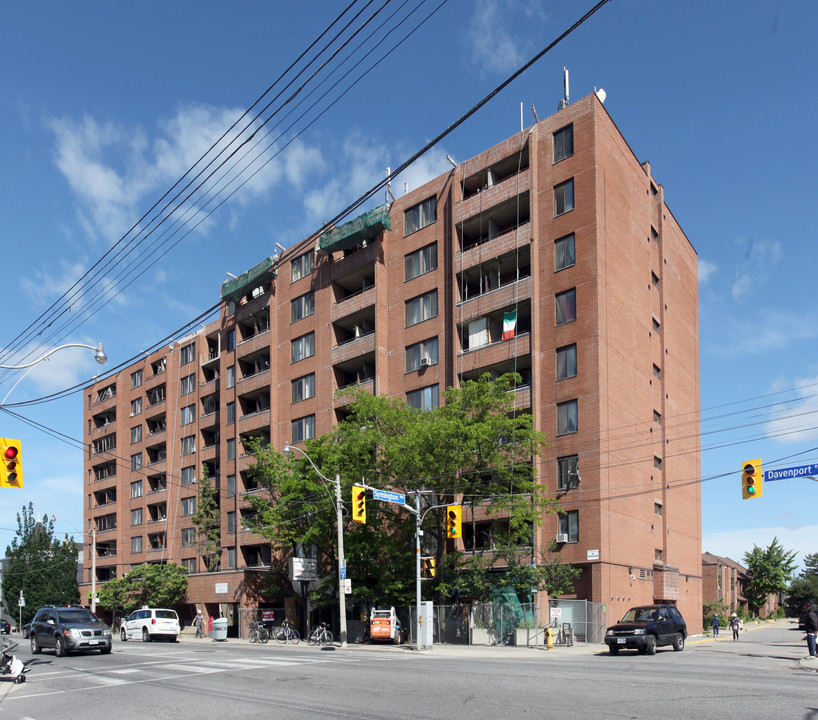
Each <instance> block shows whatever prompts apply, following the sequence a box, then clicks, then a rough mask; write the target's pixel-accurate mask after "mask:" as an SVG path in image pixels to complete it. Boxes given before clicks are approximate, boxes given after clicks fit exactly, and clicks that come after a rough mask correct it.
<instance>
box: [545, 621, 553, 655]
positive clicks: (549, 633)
mask: <svg viewBox="0 0 818 720" xmlns="http://www.w3.org/2000/svg"><path fill="white" fill-rule="evenodd" d="M545 647H546V649H547V650H553V649H554V628H551V627H549V628H546V629H545Z"/></svg>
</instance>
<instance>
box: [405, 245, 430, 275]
mask: <svg viewBox="0 0 818 720" xmlns="http://www.w3.org/2000/svg"><path fill="white" fill-rule="evenodd" d="M403 263H404V271H405V273H404V279H405V280H412V279H413V278H416V277H418V276H420V275H423V274H425V273H427V272H431V271H432V270H437V243H432V244H431V245H427V246H426V247H422V248H420V250H415V252H413V253H409V254H408V255H407V256H406V257H405V258H404V260H403Z"/></svg>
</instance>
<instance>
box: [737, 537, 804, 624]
mask: <svg viewBox="0 0 818 720" xmlns="http://www.w3.org/2000/svg"><path fill="white" fill-rule="evenodd" d="M797 554H798V553H797V552H796V551H795V550H792V551H786V550H784V548H783V547H782V545H781V544H780V543H779V542H778V538H777V537H776V538H773V541H772V542H771V543H770V545H769V546H768V547H766V548H760V547H758V546H757V545H753V549H752V551H750V552H747V553H744V563H745V565H746V566H747V569H748V570H749V573H750V582H749V583H748V585H747V600H748V603H749V605H750V609H751V610H752V611H753V612H755V613H758V611H759V609H760V608H761V607H762V606H763V605H764V603H765V602H766V601H767V597H768V596H769V595H771V594H774V593H783V592H784V591H785V590H786V589H787V585H788V584H789V582H790V579H791V578H792V573H793V571H794V570H795V567H796V564H795V562H794V561H793V560H794V558H795V556H796V555H797Z"/></svg>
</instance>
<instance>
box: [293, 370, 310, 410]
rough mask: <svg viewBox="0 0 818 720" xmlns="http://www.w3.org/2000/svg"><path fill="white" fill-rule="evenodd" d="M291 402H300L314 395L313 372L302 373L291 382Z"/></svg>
mask: <svg viewBox="0 0 818 720" xmlns="http://www.w3.org/2000/svg"><path fill="white" fill-rule="evenodd" d="M292 388H293V402H294V403H297V402H301V401H302V400H307V399H308V398H311V397H315V373H310V374H309V375H304V377H300V378H297V379H296V380H293V382H292Z"/></svg>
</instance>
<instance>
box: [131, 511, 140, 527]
mask: <svg viewBox="0 0 818 720" xmlns="http://www.w3.org/2000/svg"><path fill="white" fill-rule="evenodd" d="M141 524H142V508H135V509H133V510H131V525H141Z"/></svg>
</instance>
